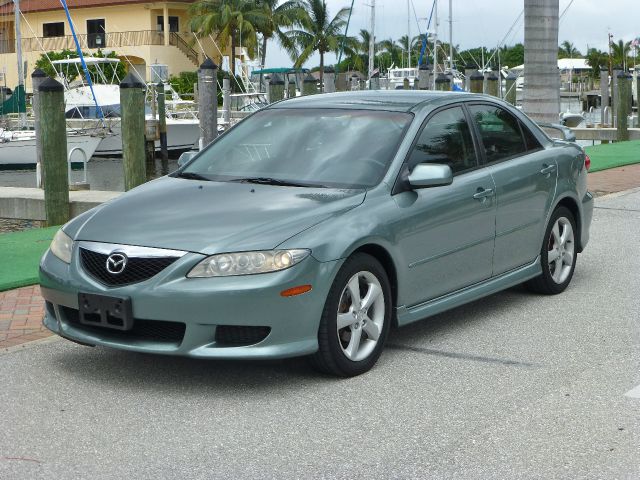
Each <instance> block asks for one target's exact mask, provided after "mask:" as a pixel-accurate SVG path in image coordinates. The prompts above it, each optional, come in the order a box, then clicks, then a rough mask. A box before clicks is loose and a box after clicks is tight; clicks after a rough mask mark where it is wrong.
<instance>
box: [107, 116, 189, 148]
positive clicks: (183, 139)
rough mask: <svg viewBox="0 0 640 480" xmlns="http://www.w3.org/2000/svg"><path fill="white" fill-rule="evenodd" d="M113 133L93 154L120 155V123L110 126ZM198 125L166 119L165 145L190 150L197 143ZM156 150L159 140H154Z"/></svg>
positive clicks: (158, 146) (187, 121)
mask: <svg viewBox="0 0 640 480" xmlns="http://www.w3.org/2000/svg"><path fill="white" fill-rule="evenodd" d="M111 131H112V132H113V135H110V136H108V137H106V138H105V139H104V140H103V141H102V142H101V143H100V145H99V146H98V148H97V149H96V152H95V156H97V157H101V156H113V155H122V131H121V129H120V125H115V126H113V127H112V128H111ZM199 138H200V125H199V123H198V121H197V120H168V121H167V146H168V149H169V150H170V151H171V150H174V151H175V150H190V149H191V148H193V146H194V145H195V144H197V143H198V139H199ZM156 151H160V141H159V140H158V141H156Z"/></svg>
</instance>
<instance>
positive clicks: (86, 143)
mask: <svg viewBox="0 0 640 480" xmlns="http://www.w3.org/2000/svg"><path fill="white" fill-rule="evenodd" d="M102 140H103V138H102V137H101V136H97V135H69V136H68V137H67V158H68V157H69V153H71V151H72V150H74V149H76V148H80V149H82V150H83V151H84V152H85V154H86V156H87V161H88V160H89V159H90V158H91V157H92V156H93V154H94V152H95V150H96V148H98V145H99V144H100V142H102ZM71 160H72V161H74V162H82V161H83V156H82V153H81V152H79V151H77V150H76V151H75V152H74V153H73V156H72V158H71ZM36 163H37V152H36V139H35V138H34V137H31V138H21V139H17V140H11V141H9V142H4V143H0V165H3V166H4V165H15V166H30V165H33V166H35V164H36Z"/></svg>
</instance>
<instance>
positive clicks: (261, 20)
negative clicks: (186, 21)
mask: <svg viewBox="0 0 640 480" xmlns="http://www.w3.org/2000/svg"><path fill="white" fill-rule="evenodd" d="M190 13H191V15H192V17H191V20H190V27H191V30H192V31H193V32H195V33H196V34H197V35H198V36H207V35H211V34H215V35H216V40H217V41H218V42H219V43H220V48H221V49H222V50H225V49H226V48H227V45H228V42H229V40H231V73H232V74H233V75H235V73H236V66H235V63H236V62H235V60H236V45H237V42H238V41H239V39H240V38H242V43H243V46H245V47H246V48H247V50H248V51H249V52H255V51H256V49H257V43H258V39H257V36H256V29H257V28H262V27H263V26H264V25H265V24H266V23H267V16H266V14H265V10H264V8H262V7H260V6H258V5H257V4H256V3H255V2H252V1H249V0H199V1H198V2H196V3H194V4H193V5H192V6H191V7H190Z"/></svg>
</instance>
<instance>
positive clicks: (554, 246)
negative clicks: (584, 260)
mask: <svg viewBox="0 0 640 480" xmlns="http://www.w3.org/2000/svg"><path fill="white" fill-rule="evenodd" d="M547 249H548V253H547V261H548V264H549V266H548V268H549V274H550V275H551V278H552V280H553V281H554V282H555V283H556V284H558V285H559V284H562V283H563V282H564V281H565V280H566V279H567V278H568V277H569V275H570V274H571V268H572V265H573V261H574V258H575V253H576V252H575V242H574V235H573V227H572V226H571V222H570V221H569V219H567V218H565V217H560V218H558V219H557V220H556V222H555V224H554V225H553V228H552V229H551V234H550V235H549V241H548V248H547Z"/></svg>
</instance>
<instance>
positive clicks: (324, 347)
mask: <svg viewBox="0 0 640 480" xmlns="http://www.w3.org/2000/svg"><path fill="white" fill-rule="evenodd" d="M354 279H357V283H356V281H355V280H354ZM356 288H357V289H358V291H359V293H358V294H359V297H360V298H359V299H358V300H357V303H356V304H354V302H353V296H352V294H351V292H353V291H355V289H356ZM362 302H365V303H368V305H366V306H363V307H362V308H357V305H361V303H362ZM354 307H356V308H354ZM392 308H393V305H392V296H391V286H390V285H389V279H388V277H387V274H386V272H385V270H384V267H383V266H382V265H381V264H380V262H378V260H376V259H375V258H374V257H372V256H370V255H367V254H365V253H356V254H354V255H352V256H351V257H349V258H348V259H347V260H346V261H345V263H344V265H343V266H342V268H341V269H340V271H339V272H338V274H337V275H336V278H335V280H334V281H333V285H332V286H331V289H330V291H329V295H328V296H327V301H326V303H325V306H324V309H323V312H322V318H321V320H320V327H319V329H318V345H319V349H318V352H316V353H315V354H314V355H313V356H311V357H310V361H311V364H312V366H313V367H314V368H315V369H317V370H319V371H321V372H323V373H328V374H331V375H335V376H339V377H353V376H356V375H360V374H362V373H365V372H367V371H369V370H370V369H371V368H372V367H373V366H374V365H375V363H376V361H377V360H378V358H379V357H380V354H381V353H382V349H383V348H384V344H385V342H386V340H387V336H388V334H389V328H390V326H391V318H392V311H393V310H392ZM339 321H340V325H341V328H338V325H339V323H338V322H339ZM376 335H377V338H375V337H376Z"/></svg>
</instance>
